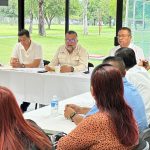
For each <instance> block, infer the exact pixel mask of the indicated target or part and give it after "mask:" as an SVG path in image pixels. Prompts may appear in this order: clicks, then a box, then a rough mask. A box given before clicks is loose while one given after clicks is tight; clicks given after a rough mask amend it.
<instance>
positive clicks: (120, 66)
mask: <svg viewBox="0 0 150 150" xmlns="http://www.w3.org/2000/svg"><path fill="white" fill-rule="evenodd" d="M111 62H114V63H115V64H111ZM102 63H103V64H107V63H108V64H109V63H110V64H111V65H112V66H114V67H116V68H118V69H119V71H120V72H121V75H122V76H125V64H124V61H123V60H122V58H121V57H116V56H109V57H106V58H105V59H104V60H103V62H102Z"/></svg>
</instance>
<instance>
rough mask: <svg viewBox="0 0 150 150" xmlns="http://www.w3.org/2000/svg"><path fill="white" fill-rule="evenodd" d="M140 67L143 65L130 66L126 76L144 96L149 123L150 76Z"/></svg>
mask: <svg viewBox="0 0 150 150" xmlns="http://www.w3.org/2000/svg"><path fill="white" fill-rule="evenodd" d="M138 68H142V67H140V66H134V67H132V68H130V69H129V70H128V71H127V73H126V78H127V80H128V81H130V82H131V83H132V84H133V85H134V86H135V87H136V88H137V89H138V91H139V93H140V95H141V96H142V98H143V102H144V105H145V110H146V115H147V119H148V123H149V124H150V78H148V77H147V76H148V75H149V74H148V72H143V71H142V70H141V69H138ZM143 69H144V68H143Z"/></svg>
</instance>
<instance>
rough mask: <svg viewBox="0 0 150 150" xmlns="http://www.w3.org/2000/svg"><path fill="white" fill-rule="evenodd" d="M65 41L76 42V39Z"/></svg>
mask: <svg viewBox="0 0 150 150" xmlns="http://www.w3.org/2000/svg"><path fill="white" fill-rule="evenodd" d="M66 42H72V43H74V42H76V39H66Z"/></svg>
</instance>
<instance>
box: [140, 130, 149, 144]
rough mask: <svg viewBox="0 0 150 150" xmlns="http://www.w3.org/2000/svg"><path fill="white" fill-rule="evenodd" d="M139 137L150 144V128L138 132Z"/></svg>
mask: <svg viewBox="0 0 150 150" xmlns="http://www.w3.org/2000/svg"><path fill="white" fill-rule="evenodd" d="M140 138H141V139H142V140H145V141H147V142H149V144H150V128H148V129H145V130H144V131H142V132H141V133H140Z"/></svg>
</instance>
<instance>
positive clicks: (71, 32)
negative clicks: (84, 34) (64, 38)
mask: <svg viewBox="0 0 150 150" xmlns="http://www.w3.org/2000/svg"><path fill="white" fill-rule="evenodd" d="M66 34H75V35H76V36H78V35H77V32H75V31H73V30H70V31H67V32H66Z"/></svg>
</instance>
